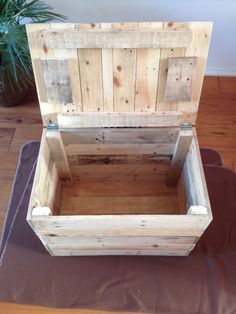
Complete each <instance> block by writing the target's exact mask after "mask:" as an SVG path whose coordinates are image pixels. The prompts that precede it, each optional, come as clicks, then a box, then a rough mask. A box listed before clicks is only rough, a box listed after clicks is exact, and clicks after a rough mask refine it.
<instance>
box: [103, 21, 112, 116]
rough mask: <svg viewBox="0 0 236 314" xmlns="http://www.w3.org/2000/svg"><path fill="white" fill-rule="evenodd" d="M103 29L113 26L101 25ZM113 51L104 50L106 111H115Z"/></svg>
mask: <svg viewBox="0 0 236 314" xmlns="http://www.w3.org/2000/svg"><path fill="white" fill-rule="evenodd" d="M101 28H106V29H107V28H108V29H109V28H112V24H109V23H104V24H101ZM112 53H113V49H105V48H104V49H102V80H103V102H104V111H108V112H112V111H113V67H112V64H113V62H112Z"/></svg>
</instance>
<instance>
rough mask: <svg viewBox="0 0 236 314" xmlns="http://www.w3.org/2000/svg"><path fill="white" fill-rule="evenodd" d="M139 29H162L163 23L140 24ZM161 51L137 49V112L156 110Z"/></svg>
mask: <svg viewBox="0 0 236 314" xmlns="http://www.w3.org/2000/svg"><path fill="white" fill-rule="evenodd" d="M137 28H138V29H139V28H141V29H146V28H147V29H151V28H162V23H138V27H137ZM160 52H161V49H152V48H150V49H137V62H136V84H135V86H136V88H135V111H149V110H155V107H156V97H157V86H158V73H159V61H160Z"/></svg>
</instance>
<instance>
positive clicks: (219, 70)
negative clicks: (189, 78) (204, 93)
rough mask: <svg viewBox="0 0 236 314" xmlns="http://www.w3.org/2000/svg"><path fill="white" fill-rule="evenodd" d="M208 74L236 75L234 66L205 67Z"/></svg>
mask: <svg viewBox="0 0 236 314" xmlns="http://www.w3.org/2000/svg"><path fill="white" fill-rule="evenodd" d="M205 75H208V76H236V67H235V66H233V67H206V71H205Z"/></svg>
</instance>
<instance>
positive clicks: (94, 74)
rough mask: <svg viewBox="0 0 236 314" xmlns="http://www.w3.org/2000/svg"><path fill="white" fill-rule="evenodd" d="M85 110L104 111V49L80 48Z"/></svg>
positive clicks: (79, 55)
mask: <svg viewBox="0 0 236 314" xmlns="http://www.w3.org/2000/svg"><path fill="white" fill-rule="evenodd" d="M78 58H79V67H80V80H81V90H82V98H83V111H103V85H102V51H101V49H78Z"/></svg>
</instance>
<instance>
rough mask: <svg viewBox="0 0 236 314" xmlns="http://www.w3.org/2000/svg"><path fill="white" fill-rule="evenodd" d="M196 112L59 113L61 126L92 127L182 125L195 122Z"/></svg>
mask: <svg viewBox="0 0 236 314" xmlns="http://www.w3.org/2000/svg"><path fill="white" fill-rule="evenodd" d="M195 119H196V113H195V112H192V113H187V112H186V113H184V112H178V111H156V112H151V113H148V112H135V113H134V112H130V113H128V112H113V113H109V112H99V113H96V112H81V113H77V114H76V115H71V114H59V115H58V117H57V120H58V126H59V127H60V128H68V129H69V128H84V127H86V128H92V127H111V126H112V127H163V126H166V127H167V126H170V127H173V126H180V125H181V124H183V123H191V124H193V123H194V121H195Z"/></svg>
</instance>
